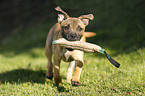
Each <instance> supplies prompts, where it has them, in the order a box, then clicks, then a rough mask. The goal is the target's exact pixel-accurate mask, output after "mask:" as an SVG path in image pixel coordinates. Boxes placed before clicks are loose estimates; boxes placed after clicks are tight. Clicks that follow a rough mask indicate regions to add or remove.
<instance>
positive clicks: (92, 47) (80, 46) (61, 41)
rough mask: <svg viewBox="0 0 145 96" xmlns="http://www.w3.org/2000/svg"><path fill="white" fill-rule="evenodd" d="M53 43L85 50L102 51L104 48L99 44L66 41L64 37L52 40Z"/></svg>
mask: <svg viewBox="0 0 145 96" xmlns="http://www.w3.org/2000/svg"><path fill="white" fill-rule="evenodd" d="M53 44H57V45H60V46H63V47H66V48H71V49H76V50H81V51H86V52H100V53H104V50H103V49H102V48H101V47H100V46H98V45H95V44H91V43H87V42H82V41H67V40H66V39H64V38H60V39H58V40H55V41H53Z"/></svg>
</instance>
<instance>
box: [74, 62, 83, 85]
mask: <svg viewBox="0 0 145 96" xmlns="http://www.w3.org/2000/svg"><path fill="white" fill-rule="evenodd" d="M82 68H83V62H82V61H79V60H76V69H75V72H74V76H73V79H72V85H74V86H79V85H81V84H80V81H79V79H80V75H81V71H82Z"/></svg>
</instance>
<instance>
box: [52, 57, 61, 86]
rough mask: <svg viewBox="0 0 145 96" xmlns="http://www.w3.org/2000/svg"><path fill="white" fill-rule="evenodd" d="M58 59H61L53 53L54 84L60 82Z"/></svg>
mask: <svg viewBox="0 0 145 96" xmlns="http://www.w3.org/2000/svg"><path fill="white" fill-rule="evenodd" d="M60 61H61V60H60V59H59V58H56V57H55V55H54V60H53V64H54V65H53V68H54V73H53V76H54V81H55V84H56V85H59V84H60V83H61V76H60V74H59V71H60Z"/></svg>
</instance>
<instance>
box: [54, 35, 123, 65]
mask: <svg viewBox="0 0 145 96" xmlns="http://www.w3.org/2000/svg"><path fill="white" fill-rule="evenodd" d="M52 44H54V45H56V44H58V45H60V46H63V47H65V48H66V49H68V50H70V51H71V50H72V51H73V50H74V49H75V50H81V51H86V52H94V53H96V52H99V53H102V54H105V56H106V57H107V59H108V60H109V61H110V62H111V63H112V64H113V65H114V66H115V67H117V68H119V67H120V64H119V63H118V62H117V61H116V60H114V59H113V58H111V57H110V56H109V55H108V54H107V53H106V51H105V50H104V49H102V48H101V47H100V46H98V45H95V44H91V43H87V42H82V41H67V40H66V39H64V38H60V39H58V40H54V41H53V42H52Z"/></svg>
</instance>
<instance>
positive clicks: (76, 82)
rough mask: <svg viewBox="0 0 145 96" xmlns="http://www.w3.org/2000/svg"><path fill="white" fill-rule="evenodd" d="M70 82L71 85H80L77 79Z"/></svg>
mask: <svg viewBox="0 0 145 96" xmlns="http://www.w3.org/2000/svg"><path fill="white" fill-rule="evenodd" d="M71 84H72V85H73V86H80V85H81V83H80V82H78V81H71Z"/></svg>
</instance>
